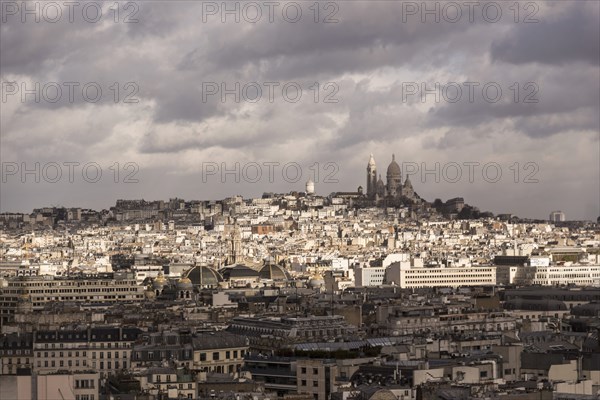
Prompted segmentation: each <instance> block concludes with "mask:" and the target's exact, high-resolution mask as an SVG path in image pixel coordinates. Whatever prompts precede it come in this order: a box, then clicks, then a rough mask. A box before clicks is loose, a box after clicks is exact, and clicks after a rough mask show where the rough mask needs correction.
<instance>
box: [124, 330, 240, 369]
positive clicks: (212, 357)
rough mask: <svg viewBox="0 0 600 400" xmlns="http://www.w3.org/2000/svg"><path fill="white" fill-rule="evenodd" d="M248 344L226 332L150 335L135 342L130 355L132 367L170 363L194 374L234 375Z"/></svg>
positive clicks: (158, 365)
mask: <svg viewBox="0 0 600 400" xmlns="http://www.w3.org/2000/svg"><path fill="white" fill-rule="evenodd" d="M247 351H248V343H247V342H246V339H245V338H243V337H241V336H236V335H232V334H229V333H227V332H209V333H199V334H189V333H188V334H180V333H177V332H161V333H154V334H151V335H149V336H147V337H146V338H145V340H143V341H142V342H140V343H137V344H136V345H135V346H134V347H133V349H132V352H131V365H132V367H136V368H142V367H160V366H161V365H163V364H164V363H165V362H174V363H175V364H176V366H177V367H182V368H187V369H188V370H190V371H195V372H216V373H221V374H223V373H236V372H239V370H240V369H241V368H242V367H243V365H244V355H245V354H246V352H247Z"/></svg>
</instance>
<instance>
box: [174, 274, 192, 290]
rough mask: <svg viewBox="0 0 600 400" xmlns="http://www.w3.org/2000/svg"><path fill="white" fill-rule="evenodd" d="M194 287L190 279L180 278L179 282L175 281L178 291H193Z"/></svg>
mask: <svg viewBox="0 0 600 400" xmlns="http://www.w3.org/2000/svg"><path fill="white" fill-rule="evenodd" d="M193 288H194V285H193V283H192V281H191V280H190V278H187V277H183V278H181V279H180V280H179V281H177V289H179V290H182V289H183V290H189V289H193Z"/></svg>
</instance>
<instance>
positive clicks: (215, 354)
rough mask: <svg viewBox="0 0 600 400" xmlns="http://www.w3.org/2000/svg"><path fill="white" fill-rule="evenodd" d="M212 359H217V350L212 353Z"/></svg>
mask: <svg viewBox="0 0 600 400" xmlns="http://www.w3.org/2000/svg"><path fill="white" fill-rule="evenodd" d="M212 359H213V360H215V361H216V360H218V359H219V352H218V351H215V352H214V353H213V356H212Z"/></svg>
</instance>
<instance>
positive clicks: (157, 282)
mask: <svg viewBox="0 0 600 400" xmlns="http://www.w3.org/2000/svg"><path fill="white" fill-rule="evenodd" d="M166 284H167V279H166V278H165V276H164V275H163V274H162V272H159V273H158V276H157V277H156V278H154V280H153V281H152V286H153V287H154V288H155V289H159V288H162V287H163V286H165V285H166Z"/></svg>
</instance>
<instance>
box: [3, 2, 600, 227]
mask: <svg viewBox="0 0 600 400" xmlns="http://www.w3.org/2000/svg"><path fill="white" fill-rule="evenodd" d="M121 4H123V3H121ZM301 4H303V5H305V3H301ZM306 4H308V3H306ZM440 4H442V3H440ZM482 4H483V3H482ZM511 4H512V3H511ZM536 4H538V5H539V11H538V13H537V14H536V18H538V19H539V21H540V22H539V23H533V24H525V23H522V21H520V22H519V23H515V22H514V20H513V14H511V12H512V11H511V10H510V9H508V6H509V5H510V4H508V5H507V4H502V5H503V18H502V19H501V20H500V21H498V22H495V23H490V22H488V21H485V20H482V18H481V17H480V14H476V21H475V22H474V23H470V22H469V21H468V20H467V19H465V18H463V19H461V21H460V22H458V23H448V22H445V21H443V19H442V21H441V22H440V23H434V22H432V21H431V20H429V21H428V22H426V23H422V22H421V19H420V16H419V15H417V16H413V17H411V18H408V20H407V21H406V22H403V14H402V11H403V9H402V3H400V2H398V3H396V2H388V1H381V2H367V1H353V2H339V12H338V14H337V15H336V17H337V18H338V19H339V22H338V23H333V24H324V23H314V22H313V20H312V17H313V16H312V14H310V13H309V12H307V13H306V14H305V18H302V19H301V21H299V22H298V23H293V24H292V23H287V22H285V21H283V20H281V18H279V19H278V20H277V21H276V22H275V23H269V22H267V21H264V20H263V21H260V22H258V23H256V24H249V23H246V22H244V21H243V20H242V21H241V22H240V23H233V22H231V21H230V22H227V23H221V22H220V21H219V19H218V17H214V18H212V19H209V20H208V21H207V22H206V23H203V22H202V6H201V4H200V3H197V2H139V12H138V13H137V15H136V18H137V19H138V20H139V22H137V23H133V24H124V23H114V22H111V21H102V22H101V23H96V24H90V23H88V22H85V21H83V20H81V19H78V20H76V22H74V23H64V22H60V23H55V24H48V23H45V24H44V23H40V24H35V23H25V24H23V23H21V22H20V21H19V20H16V19H9V20H8V21H7V22H2V23H1V24H0V32H1V35H0V46H1V50H2V57H0V80H2V81H3V82H5V81H13V80H16V81H27V82H41V83H42V84H43V83H45V82H67V81H75V82H80V83H82V84H83V83H86V82H97V83H98V84H99V85H101V86H102V88H103V89H105V90H106V91H105V93H104V96H103V98H102V100H101V101H99V102H98V103H96V104H90V103H89V102H86V101H85V100H83V99H82V98H81V97H80V96H79V97H78V98H76V100H75V101H73V102H70V101H67V100H66V98H64V97H63V98H61V100H60V101H58V102H56V103H50V102H47V101H41V102H39V103H36V102H34V101H32V99H31V96H30V97H28V101H27V102H25V103H21V102H20V101H19V99H18V96H13V97H12V98H10V99H9V100H8V101H7V102H3V103H2V104H0V106H1V107H0V108H1V110H0V143H1V146H0V156H1V158H2V161H3V162H5V161H6V162H19V163H20V162H27V163H28V164H30V163H35V162H40V163H42V164H43V163H48V162H53V161H55V162H65V161H80V162H82V163H85V162H89V161H95V162H98V163H99V164H100V165H102V168H103V170H104V173H105V175H106V177H107V179H108V178H110V174H111V172H110V170H109V169H108V167H110V166H111V165H113V164H114V163H115V162H119V163H120V165H123V163H125V162H128V161H130V162H135V163H137V165H139V167H140V171H139V176H140V177H141V178H142V179H140V183H139V184H135V185H123V184H114V182H112V181H111V180H110V179H108V180H106V181H104V180H103V181H102V182H99V183H98V184H89V183H86V182H75V183H73V184H70V183H67V184H43V183H40V184H35V183H31V182H30V183H28V184H22V183H21V182H20V181H19V180H18V179H11V180H8V182H6V183H3V184H2V190H1V191H0V192H1V193H0V200H1V202H0V203H1V204H0V209H1V210H2V211H5V210H22V211H26V210H28V209H31V208H33V207H37V206H41V205H46V204H53V203H57V204H58V203H61V204H69V205H82V206H93V207H97V208H102V207H108V206H110V205H111V204H112V203H113V202H114V200H115V199H116V198H119V197H145V198H167V197H173V196H182V197H186V198H218V197H224V196H228V195H232V194H243V195H248V196H249V195H260V193H262V192H263V191H285V190H291V189H295V190H298V189H302V185H303V182H304V181H305V180H306V179H307V178H308V172H309V170H308V167H309V166H311V165H313V164H314V163H315V162H318V163H319V165H320V166H321V167H322V166H323V165H324V164H325V163H327V162H335V163H336V165H337V166H338V168H339V170H338V172H337V174H336V177H337V179H338V180H339V183H337V184H334V183H329V184H325V183H322V182H321V183H318V184H317V191H318V192H319V193H321V194H327V193H328V192H330V191H333V190H353V189H355V188H356V187H357V186H358V185H363V186H364V169H365V166H366V161H367V158H368V154H369V153H371V152H373V153H374V154H376V157H377V162H378V165H379V167H380V169H381V171H385V167H386V165H387V163H388V162H389V159H390V157H391V153H392V152H395V153H396V156H397V158H398V159H399V160H405V161H407V160H408V161H414V162H418V163H421V162H425V163H435V162H440V163H444V162H450V161H456V162H464V161H480V162H482V163H485V162H489V161H494V162H499V163H501V164H502V166H503V167H504V168H508V166H510V165H512V164H513V163H515V162H519V163H521V165H522V164H523V163H525V162H527V161H534V162H536V163H538V165H539V167H540V171H539V176H540V183H539V184H536V185H529V186H527V185H515V184H514V182H512V181H510V179H509V177H507V178H506V181H503V182H502V183H499V184H496V185H492V184H489V183H486V182H481V181H476V182H474V183H473V184H470V183H467V184H447V183H444V182H440V183H435V182H429V181H425V182H421V181H419V180H418V179H417V180H413V184H414V185H415V188H416V190H417V191H418V192H419V193H420V194H421V195H423V196H425V197H426V198H428V199H431V200H432V199H434V198H436V197H442V198H448V197H452V196H459V195H460V196H463V197H465V199H466V200H467V202H469V203H471V204H475V205H479V206H480V207H481V208H482V209H490V210H492V211H495V212H513V213H516V214H520V215H524V216H531V217H538V218H543V217H545V216H546V214H547V212H548V211H550V210H552V209H563V210H564V211H565V212H566V213H567V216H568V217H570V218H589V219H592V218H593V219H595V218H596V217H597V215H595V214H597V212H598V211H600V210H597V207H596V206H595V205H594V204H597V203H599V202H600V199H598V192H599V188H598V181H600V179H599V178H600V171H599V170H598V168H588V169H586V170H585V171H583V172H580V170H581V168H580V166H581V165H582V163H586V165H591V166H597V164H598V163H597V161H598V151H599V150H598V146H597V145H595V146H590V143H595V144H597V143H598V140H597V137H598V131H599V130H600V122H599V120H598V113H597V110H598V108H600V99H599V96H600V95H599V88H600V75H599V64H600V63H599V62H598V48H599V47H600V44H599V42H598V40H599V39H598V37H599V36H600V35H599V34H598V29H599V28H598V25H599V23H598V18H599V11H598V10H599V8H600V5H599V3H597V2H585V3H582V2H538V3H536ZM108 6H109V5H106V7H108ZM306 7H307V6H306ZM305 11H307V10H306V8H305ZM521 11H523V10H521ZM522 16H523V14H521V17H522ZM271 81H277V82H280V85H283V84H285V83H288V82H297V83H299V84H300V85H302V88H303V96H302V98H301V100H300V101H298V102H297V103H293V102H290V101H287V100H286V99H284V98H283V97H282V93H281V91H279V90H277V91H276V92H275V98H274V101H273V102H269V101H268V100H267V99H266V97H264V96H266V94H265V93H263V99H261V101H258V102H257V103H250V102H248V101H243V100H242V101H239V102H235V101H233V100H232V97H231V96H229V97H227V98H226V101H224V102H223V101H221V97H220V96H219V95H216V96H211V97H209V98H208V100H207V101H204V99H203V98H202V83H203V82H216V83H221V82H226V84H227V85H228V87H232V86H233V85H234V84H235V83H236V82H238V83H240V85H241V86H243V85H244V84H246V83H250V82H258V83H260V84H263V83H264V82H271ZM465 81H474V82H479V83H480V84H485V83H487V82H497V83H498V84H500V85H501V86H502V88H503V90H504V93H503V99H502V101H499V102H498V103H495V104H491V103H489V102H486V101H485V100H484V99H482V98H481V96H479V97H478V98H477V99H476V101H474V102H468V101H464V100H463V101H460V102H457V103H449V102H447V101H444V100H443V99H442V101H440V102H437V103H436V102H434V101H431V100H430V99H431V97H429V98H428V99H429V100H428V101H426V102H425V103H422V102H421V101H420V99H419V98H418V96H412V97H409V98H408V99H407V100H406V101H405V99H403V83H407V82H415V83H418V84H420V83H423V82H424V83H427V85H429V87H431V85H432V84H434V83H435V82H438V83H440V84H441V85H442V87H443V86H445V85H448V83H449V82H458V83H462V82H465ZM115 82H118V83H119V84H120V85H121V88H122V85H123V84H125V83H126V82H134V83H135V84H137V86H138V87H139V92H137V93H136V95H135V96H136V99H138V100H139V102H138V103H123V102H122V101H119V102H117V103H115V102H114V101H113V98H112V97H111V96H112V95H113V93H112V92H111V91H110V89H107V88H109V87H110V86H111V85H112V84H114V83H115ZM315 82H318V83H319V85H320V86H319V92H318V94H319V98H318V101H316V102H315V100H314V90H311V89H310V88H309V87H311V85H313V84H314V83H315ZM328 82H333V83H335V84H336V85H337V88H338V89H339V90H338V91H336V92H335V96H334V98H335V99H337V100H338V101H337V102H332V103H326V102H324V98H325V95H326V94H327V93H328V92H326V91H325V90H324V85H325V84H326V83H328ZM515 82H518V83H519V84H520V85H521V92H520V95H521V96H524V95H525V94H526V91H524V90H523V89H524V88H523V85H524V84H526V83H527V82H535V83H536V84H537V85H538V87H539V93H538V95H537V97H538V98H539V102H538V103H533V104H526V103H523V102H522V101H521V100H522V98H521V99H519V100H520V101H518V102H515V101H511V99H512V95H513V93H512V92H511V91H510V89H509V87H510V86H511V85H512V84H514V83H515ZM123 94H124V92H123V91H122V92H121V98H122V96H123ZM573 154H577V157H573V156H572V155H573ZM268 161H276V162H280V163H281V164H285V163H286V162H291V161H294V162H298V163H299V164H301V165H302V166H303V172H304V174H303V176H302V180H300V181H299V182H297V183H290V182H286V181H283V180H281V179H279V180H276V181H275V182H273V183H270V182H260V183H257V184H249V183H246V184H243V183H240V184H237V183H235V182H231V181H228V182H225V183H221V182H217V181H212V182H207V183H203V184H199V179H200V176H201V173H202V163H203V162H216V163H219V164H220V163H222V162H225V163H230V164H231V163H235V162H240V163H244V162H268ZM321 172H323V171H321ZM305 178H306V179H305ZM80 181H81V180H80ZM511 182H512V183H511ZM573 191H576V192H577V193H579V194H580V195H578V196H576V197H575V198H574V196H572V195H571V193H573ZM506 193H511V196H510V198H506V196H504V194H506Z"/></svg>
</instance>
